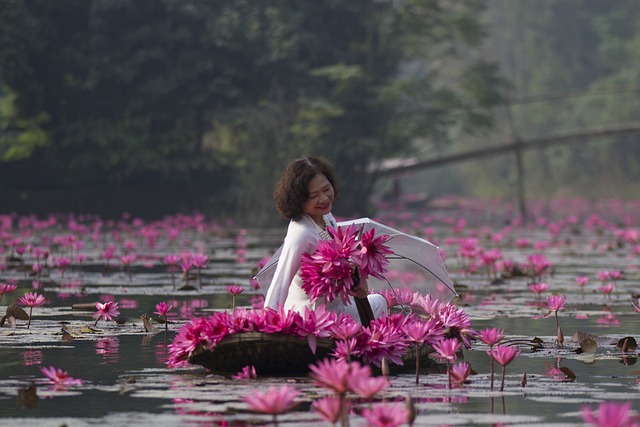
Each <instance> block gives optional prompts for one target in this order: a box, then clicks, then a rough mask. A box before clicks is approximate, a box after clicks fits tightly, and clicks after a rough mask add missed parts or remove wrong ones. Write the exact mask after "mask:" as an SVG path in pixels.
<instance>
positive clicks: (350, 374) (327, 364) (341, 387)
mask: <svg viewBox="0 0 640 427" xmlns="http://www.w3.org/2000/svg"><path fill="white" fill-rule="evenodd" d="M309 369H311V373H310V374H309V376H310V377H311V379H312V380H313V383H314V384H315V385H317V386H320V387H324V388H326V389H329V390H332V391H334V392H336V393H337V394H340V395H344V394H345V393H347V392H348V391H351V390H352V388H351V385H352V384H354V383H356V382H359V381H361V380H363V379H366V378H369V377H370V376H371V368H369V367H368V366H364V367H363V366H362V365H360V364H359V363H358V362H352V363H349V362H346V361H343V360H334V359H325V360H321V361H320V362H318V364H317V365H309Z"/></svg>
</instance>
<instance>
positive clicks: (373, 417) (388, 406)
mask: <svg viewBox="0 0 640 427" xmlns="http://www.w3.org/2000/svg"><path fill="white" fill-rule="evenodd" d="M362 416H363V417H364V418H365V419H366V420H367V425H368V426H369V427H397V426H400V425H402V424H405V423H406V422H407V421H408V418H409V411H408V410H407V408H406V407H405V405H404V403H402V402H394V403H380V404H377V405H374V406H373V407H372V408H365V409H363V410H362Z"/></svg>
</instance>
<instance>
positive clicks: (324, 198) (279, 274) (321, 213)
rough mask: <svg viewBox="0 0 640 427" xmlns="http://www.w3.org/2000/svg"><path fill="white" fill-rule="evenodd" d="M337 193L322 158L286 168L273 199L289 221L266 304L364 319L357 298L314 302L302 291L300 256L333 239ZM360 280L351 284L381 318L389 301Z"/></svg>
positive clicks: (300, 161) (327, 167)
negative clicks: (320, 309) (330, 229)
mask: <svg viewBox="0 0 640 427" xmlns="http://www.w3.org/2000/svg"><path fill="white" fill-rule="evenodd" d="M337 195H338V187H337V185H336V180H335V175H334V173H333V168H332V167H331V165H330V164H329V163H328V162H326V161H325V160H324V159H321V158H317V157H306V158H302V159H298V160H294V161H292V162H291V163H289V165H288V166H287V167H286V168H285V170H284V171H283V173H282V175H281V176H280V179H279V180H278V183H277V185H276V190H275V194H274V198H275V202H276V208H277V209H278V212H280V214H281V215H282V216H284V217H285V218H286V219H289V220H290V222H289V228H288V229H287V235H286V237H285V239H284V244H283V245H282V252H281V254H280V258H279V260H278V264H277V267H276V271H275V273H274V276H273V279H272V280H271V285H270V286H269V290H268V291H267V296H266V298H265V303H264V305H265V307H269V308H273V309H277V308H278V306H279V305H282V306H284V308H285V309H287V310H295V311H297V312H300V313H303V312H304V309H305V308H310V309H315V308H316V307H317V306H319V305H321V304H324V305H325V307H326V308H327V309H328V310H331V311H333V312H336V313H346V314H349V315H350V316H352V317H353V318H354V319H356V320H358V321H359V320H360V318H359V315H358V309H357V307H356V305H355V303H354V301H353V297H349V304H346V305H345V304H344V303H343V302H342V299H341V298H336V299H334V300H333V301H330V302H326V300H325V299H324V298H319V299H318V300H316V301H315V302H313V303H312V302H311V300H310V298H309V296H308V295H307V294H306V292H305V291H304V290H303V289H302V279H301V278H300V265H301V260H302V254H304V253H308V254H312V253H313V252H314V251H315V250H316V247H317V246H318V243H319V242H320V240H321V239H322V240H329V239H331V236H330V235H329V233H328V232H327V227H336V225H337V223H336V219H335V218H334V217H333V215H332V214H331V209H332V207H333V202H334V200H335V198H336V197H337ZM360 282H361V283H360V284H359V285H357V286H356V287H354V288H353V291H354V293H355V294H356V296H358V297H360V298H364V297H365V296H366V297H367V299H368V300H369V303H370V304H371V308H372V311H373V314H374V317H380V316H381V315H382V314H383V313H385V312H386V310H387V303H386V300H385V299H384V297H383V296H382V295H378V294H371V295H369V292H368V288H367V286H366V282H365V283H363V281H360Z"/></svg>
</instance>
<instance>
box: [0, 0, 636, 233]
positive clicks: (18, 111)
mask: <svg viewBox="0 0 640 427" xmlns="http://www.w3.org/2000/svg"><path fill="white" fill-rule="evenodd" d="M639 7H640V5H638V4H637V2H635V1H633V0H620V1H618V2H615V3H614V2H609V1H606V0H591V1H587V0H575V1H572V2H562V1H559V0H555V1H553V0H539V1H536V2H512V1H509V0H491V1H486V2H485V1H475V0H466V1H465V0H458V1H445V0H402V1H397V0H389V1H383V0H350V1H348V2H344V1H339V0H322V1H297V0H271V1H269V0H264V1H259V2H256V1H251V0H137V1H132V0H58V1H56V2H51V1H48V0H2V1H0V83H1V84H2V86H1V89H0V126H1V127H2V129H3V132H2V133H1V134H0V157H1V158H2V160H3V163H2V164H0V168H1V169H0V175H2V176H1V177H0V191H1V192H3V194H4V196H3V199H4V200H5V201H6V204H5V206H6V208H7V209H17V210H27V211H35V210H48V211H60V210H76V211H78V210H80V211H87V212H100V213H103V214H104V213H118V212H121V211H122V210H126V209H130V210H132V211H133V212H134V213H139V214H141V215H145V216H151V215H153V216H158V215H161V214H163V213H166V212H175V211H176V210H193V209H200V210H204V211H207V212H208V213H212V214H218V215H233V216H234V217H236V218H238V220H240V221H251V222H252V223H254V224H258V223H268V222H270V221H272V220H273V217H274V216H275V212H274V209H273V207H272V200H271V190H272V186H273V182H274V181H275V179H276V177H277V175H278V174H279V172H280V170H281V168H282V166H283V165H284V164H285V163H286V162H287V161H289V160H290V159H292V158H294V157H297V156H300V155H305V154H320V155H323V156H325V157H327V158H329V159H330V160H331V161H332V162H333V163H334V165H335V166H336V168H337V171H338V174H339V176H340V178H341V183H342V187H343V197H342V200H341V202H340V204H339V208H340V211H339V212H338V213H339V214H344V215H356V214H370V213H371V212H370V208H369V204H368V203H369V201H370V200H371V197H370V196H371V195H372V194H374V193H383V192H385V191H387V187H388V180H386V179H385V180H382V181H379V180H378V179H377V175H376V173H375V170H376V165H379V164H380V163H381V162H382V161H384V160H387V159H393V158H407V157H418V158H428V157H432V156H437V155H447V154H451V153H455V152H460V151H462V150H466V149H469V148H477V147H482V146H485V145H495V144H499V143H504V142H505V141H509V140H511V139H513V138H514V137H517V138H521V139H522V140H527V139H530V138H533V137H536V136H541V135H549V134H553V133H554V132H558V131H562V130H572V129H580V128H585V127H593V126H596V125H606V124H609V123H624V122H634V121H637V120H638V114H639V111H638V110H639V109H640V106H639V105H638V102H637V98H638V97H637V94H638V87H640V84H638V79H639V73H640V71H639V69H638V68H637V66H636V65H635V64H638V63H640V61H638V59H639V58H638V55H640V36H639V35H640V31H638V25H639V24H638V22H637V19H635V18H636V17H637V16H638V8H639ZM576 93H579V94H582V95H584V94H591V95H590V96H574V95H575V94H576ZM568 94H572V96H567V95H568ZM549 95H554V97H553V99H546V100H538V101H537V102H532V99H533V98H534V97H540V96H543V97H546V98H548V97H549ZM636 140H637V138H636V137H635V136H627V137H620V138H616V139H597V140H596V139H593V140H591V139H588V140H584V141H582V142H581V143H579V144H578V143H576V144H570V145H563V146H557V147H554V148H551V149H545V150H542V149H541V150H530V151H527V153H526V155H525V169H526V176H527V182H528V187H527V190H528V191H529V192H530V194H531V195H532V196H542V195H544V196H547V197H550V196H553V195H581V194H584V193H585V192H586V193H588V194H590V195H594V196H596V195H598V194H602V195H620V196H625V195H632V194H634V193H635V192H637V191H636V190H637V184H635V183H636V182H638V180H637V178H638V174H639V173H640V165H638V159H640V156H639V154H640V146H639V145H638V144H634V142H635V141H636ZM402 180H403V188H406V190H407V191H415V192H422V193H424V194H427V195H438V194H445V193H459V194H470V195H480V196H510V195H512V194H513V192H514V181H515V169H514V167H513V161H512V157H511V156H509V155H504V156H499V157H495V158H492V159H486V158H485V159H483V160H481V161H476V162H466V163H464V164H459V165H455V166H452V167H448V168H434V169H432V170H429V171H426V172H422V173H415V174H412V175H410V176H403V179H402ZM612 189H615V194H613V193H612Z"/></svg>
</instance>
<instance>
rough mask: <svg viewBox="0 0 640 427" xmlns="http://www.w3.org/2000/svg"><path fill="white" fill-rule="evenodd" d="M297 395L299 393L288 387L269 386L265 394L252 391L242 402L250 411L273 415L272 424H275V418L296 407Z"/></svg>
mask: <svg viewBox="0 0 640 427" xmlns="http://www.w3.org/2000/svg"><path fill="white" fill-rule="evenodd" d="M299 395H300V391H298V390H297V389H295V388H293V387H291V386H289V385H284V386H282V387H275V386H271V387H269V388H268V389H267V391H266V392H262V391H253V392H251V393H250V394H248V395H245V396H244V398H243V400H244V401H245V403H247V405H249V409H250V410H252V411H255V412H261V413H263V414H270V415H273V421H274V424H277V420H276V416H277V415H278V414H282V413H285V412H287V411H289V410H290V409H291V408H293V407H294V406H296V402H295V399H296V397H298V396H299Z"/></svg>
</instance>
